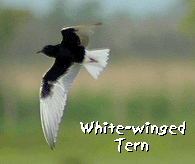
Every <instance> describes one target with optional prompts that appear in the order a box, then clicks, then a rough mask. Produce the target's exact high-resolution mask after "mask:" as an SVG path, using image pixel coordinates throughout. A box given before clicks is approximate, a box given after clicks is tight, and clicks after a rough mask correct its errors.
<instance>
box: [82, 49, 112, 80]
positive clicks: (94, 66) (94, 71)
mask: <svg viewBox="0 0 195 164" xmlns="http://www.w3.org/2000/svg"><path fill="white" fill-rule="evenodd" d="M109 51H110V49H101V50H90V51H89V50H86V54H85V61H84V64H83V66H84V67H85V69H86V70H87V71H88V72H89V74H90V75H91V76H92V77H93V78H94V79H96V80H97V78H98V76H99V75H100V72H102V71H103V69H104V68H105V67H106V65H107V60H108V56H109Z"/></svg>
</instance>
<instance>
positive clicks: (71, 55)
mask: <svg viewBox="0 0 195 164" xmlns="http://www.w3.org/2000/svg"><path fill="white" fill-rule="evenodd" d="M99 25H101V23H97V24H94V25H83V26H74V27H66V28H62V30H61V34H62V42H61V43H60V44H57V45H47V46H45V47H44V48H43V49H42V50H41V51H38V52H37V53H43V54H45V55H47V56H49V57H53V58H55V62H54V64H53V66H52V67H51V68H50V69H49V70H48V71H47V72H46V73H45V75H44V76H43V78H42V83H41V88H40V118H41V124H42V129H43V133H44V136H45V139H46V141H47V143H48V145H49V146H50V148H51V149H53V148H54V147H55V142H56V137H57V131H58V129H59V124H60V122H61V119H62V116H63V114H64V110H65V107H66V104H67V99H68V92H69V90H70V87H71V85H72V83H73V81H74V79H75V78H76V76H77V74H78V73H79V71H80V69H81V68H82V67H84V68H85V69H86V70H87V71H88V72H89V74H90V75H91V76H92V77H93V78H94V79H97V78H98V76H99V75H100V72H102V71H103V69H104V68H105V67H106V65H107V60H108V56H109V51H110V50H109V49H97V50H87V49H86V47H87V45H88V43H89V36H90V35H91V34H93V32H94V30H95V29H96V28H97V27H98V26H99Z"/></svg>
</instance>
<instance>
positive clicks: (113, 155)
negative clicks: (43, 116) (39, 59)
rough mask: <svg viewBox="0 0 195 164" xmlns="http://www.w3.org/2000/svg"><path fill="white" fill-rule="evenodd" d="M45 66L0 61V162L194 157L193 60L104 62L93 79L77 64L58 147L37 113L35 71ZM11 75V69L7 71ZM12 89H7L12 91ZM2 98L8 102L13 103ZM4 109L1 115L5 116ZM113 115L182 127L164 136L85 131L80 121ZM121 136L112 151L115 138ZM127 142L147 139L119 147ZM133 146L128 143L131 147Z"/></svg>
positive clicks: (126, 122) (117, 120)
mask: <svg viewBox="0 0 195 164" xmlns="http://www.w3.org/2000/svg"><path fill="white" fill-rule="evenodd" d="M46 68H48V66H45V67H43V68H41V67H39V68H37V67H25V69H21V68H18V67H14V66H13V68H12V69H11V68H10V69H7V68H4V69H2V70H1V72H0V73H1V75H2V76H3V75H5V74H6V78H4V79H2V78H1V79H0V82H1V84H2V89H1V90H2V92H1V93H2V94H1V95H2V96H1V97H0V102H1V103H0V106H1V109H5V107H7V108H8V109H9V108H10V110H13V112H14V111H15V109H17V110H16V113H15V115H14V114H13V119H11V118H10V114H9V113H7V111H6V110H1V115H5V117H0V120H1V124H0V163H2V164H10V163H11V164H12V163H13V164H17V163H20V164H22V163H28V164H30V163H33V164H34V163H40V164H50V163H52V164H53V163H57V164H61V163H70V164H76V163H77V164H87V163H96V164H104V163H105V164H109V163H193V161H194V160H195V157H194V154H195V149H194V147H195V144H194V134H195V129H194V125H195V124H194V118H195V111H194V109H195V101H194V100H195V87H194V86H195V67H194V66H193V63H192V62H181V61H178V62H148V61H147V62H144V61H135V62H129V63H122V64H116V65H115V66H112V65H110V66H108V68H107V69H106V70H105V71H104V72H103V74H102V75H101V77H100V78H99V80H98V81H95V80H93V79H92V78H91V77H90V76H89V75H88V74H87V73H86V71H85V70H82V71H81V72H80V74H79V75H78V77H77V79H76V81H75V82H74V84H73V86H72V89H71V92H70V95H69V102H68V106H67V108H66V111H65V116H64V118H63V122H62V124H61V126H60V129H59V132H58V138H57V143H56V148H55V149H54V150H53V151H52V150H50V149H49V147H48V146H47V144H46V141H45V139H44V136H43V134H42V130H41V126H40V121H39V102H38V92H39V86H40V78H41V77H42V74H43V73H44V72H45V71H46ZM13 75H15V76H13ZM10 95H12V96H10ZM5 102H9V103H7V104H12V105H13V107H14V108H12V107H10V106H9V105H5V104H6V103H5ZM6 116H7V117H6ZM92 121H99V124H100V125H102V126H103V122H108V123H109V124H110V123H113V124H114V125H115V126H117V125H123V126H124V127H125V126H135V127H137V126H142V125H144V124H145V123H146V122H150V123H151V124H152V125H157V126H158V127H160V126H162V125H167V126H170V125H176V126H177V127H178V126H180V125H181V124H182V123H183V121H186V133H185V135H182V134H181V133H180V132H179V131H178V130H176V131H174V132H176V133H177V135H171V134H170V133H169V132H168V133H167V135H165V136H159V135H156V134H146V133H145V132H144V133H143V134H139V133H138V134H137V135H134V134H133V132H132V130H130V131H128V130H124V131H121V132H123V133H124V135H118V134H117V133H116V132H114V134H110V132H109V131H108V134H98V135H95V134H94V131H93V132H92V133H91V134H84V133H83V132H82V130H81V127H80V122H83V123H84V124H86V123H90V122H92ZM118 138H126V140H125V141H124V142H123V145H122V147H121V153H119V152H118V142H114V140H116V139H118ZM126 142H132V143H134V142H147V143H148V145H149V152H146V151H141V150H140V148H139V149H138V150H137V151H134V152H127V151H126V150H125V144H126ZM129 149H132V150H134V149H133V148H129Z"/></svg>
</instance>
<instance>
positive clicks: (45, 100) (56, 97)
mask: <svg viewBox="0 0 195 164" xmlns="http://www.w3.org/2000/svg"><path fill="white" fill-rule="evenodd" d="M54 65H55V64H54ZM53 67H54V66H53ZM53 67H52V68H53ZM52 68H51V69H52ZM81 68H82V64H79V63H73V64H72V65H71V66H70V67H69V68H68V69H67V70H66V71H65V73H64V74H63V75H61V76H60V77H59V78H57V80H56V81H48V84H49V85H50V91H49V94H47V95H43V92H44V90H45V88H44V87H43V86H44V84H43V85H42V87H41V89H40V117H41V124H42V129H43V132H44V135H45V138H46V141H47V143H48V144H49V146H50V148H51V149H53V148H54V147H55V142H56V137H57V131H58V129H59V124H60V122H61V118H62V116H63V114H64V109H65V106H66V104H67V99H68V98H67V95H68V92H69V90H70V87H71V85H72V83H73V81H74V79H75V77H76V76H77V74H78V73H79V71H80V69H81ZM51 69H50V70H51ZM48 72H49V71H48ZM46 75H47V73H46Z"/></svg>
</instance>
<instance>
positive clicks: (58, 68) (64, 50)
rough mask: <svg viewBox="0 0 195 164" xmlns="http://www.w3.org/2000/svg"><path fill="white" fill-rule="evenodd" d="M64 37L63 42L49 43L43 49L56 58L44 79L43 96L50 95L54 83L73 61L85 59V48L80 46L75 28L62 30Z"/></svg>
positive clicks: (77, 61) (45, 52)
mask: <svg viewBox="0 0 195 164" xmlns="http://www.w3.org/2000/svg"><path fill="white" fill-rule="evenodd" d="M61 33H62V36H63V39H62V42H61V44H57V45H47V46H45V47H44V48H43V49H42V50H41V51H38V53H39V52H42V53H44V54H45V55H47V56H49V57H54V58H56V60H55V63H54V65H53V66H52V67H51V68H50V69H49V71H48V72H47V73H46V74H45V75H44V77H43V80H42V91H41V97H42V98H45V97H46V96H48V95H50V92H51V88H52V86H53V83H54V82H56V81H57V79H58V78H59V77H60V76H62V75H63V74H65V73H66V71H67V69H68V68H69V67H70V66H71V64H72V63H73V62H76V63H81V62H82V61H83V59H84V55H85V48H84V47H83V46H80V39H79V37H78V35H77V34H75V29H74V28H69V29H66V30H62V31H61Z"/></svg>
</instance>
